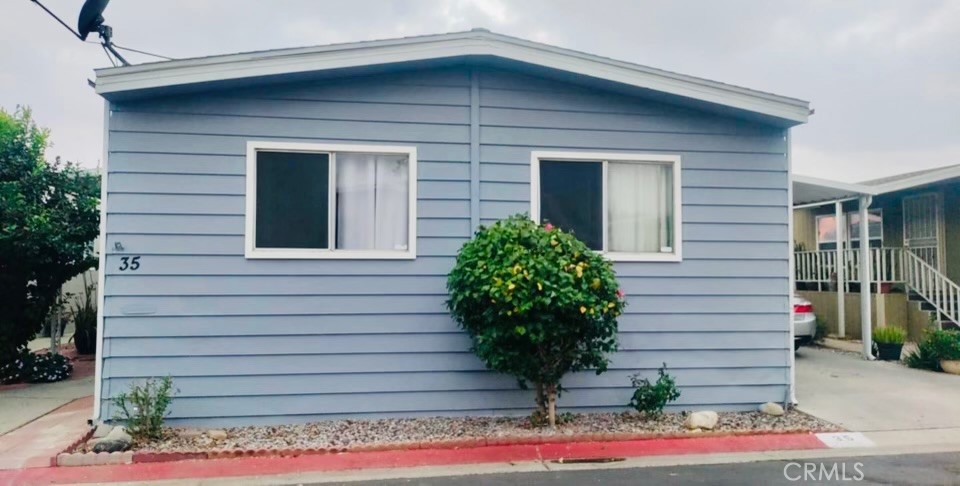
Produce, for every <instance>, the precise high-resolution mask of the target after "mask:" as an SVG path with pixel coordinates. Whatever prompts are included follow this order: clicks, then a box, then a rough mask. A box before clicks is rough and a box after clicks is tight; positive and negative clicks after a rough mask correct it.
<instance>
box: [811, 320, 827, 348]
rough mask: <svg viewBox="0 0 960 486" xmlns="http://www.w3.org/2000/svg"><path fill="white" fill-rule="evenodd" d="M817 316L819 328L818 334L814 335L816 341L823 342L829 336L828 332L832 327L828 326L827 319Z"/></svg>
mask: <svg viewBox="0 0 960 486" xmlns="http://www.w3.org/2000/svg"><path fill="white" fill-rule="evenodd" d="M816 318H817V329H816V334H814V335H813V340H814V342H818V343H822V342H823V340H824V339H826V337H827V333H828V332H830V328H829V327H828V326H827V321H826V320H824V319H823V318H822V317H820V316H816Z"/></svg>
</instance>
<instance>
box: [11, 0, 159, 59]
mask: <svg viewBox="0 0 960 486" xmlns="http://www.w3.org/2000/svg"><path fill="white" fill-rule="evenodd" d="M30 1H31V2H33V3H35V4H37V6H39V7H40V8H42V9H43V11H44V12H47V14H49V15H50V16H51V17H53V18H54V19H56V21H57V22H59V23H60V25H62V26H63V28H65V29H67V30H69V31H70V33H71V34H73V35H75V36H76V37H77V39H80V40H82V41H84V42H87V43H90V44H101V46H102V47H103V52H105V53H106V54H107V58H109V59H110V63H111V64H113V65H114V67H116V65H117V63H116V62H115V61H114V59H113V56H111V55H110V50H109V49H107V46H106V45H105V44H103V43H101V42H95V41H88V40H84V39H83V37H81V36H80V34H78V33H77V31H75V30H73V28H71V27H70V26H69V25H67V23H66V22H64V21H63V20H62V19H61V18H60V17H57V14H55V13H53V12H52V11H51V10H50V9H48V8H47V7H46V6H45V5H44V4H42V3H40V1H39V0H30ZM111 44H112V45H113V47H114V48H116V49H121V50H124V51H130V52H136V53H137V54H143V55H145V56H152V57H156V58H158V59H165V60H167V61H173V60H174V59H175V58H173V57H169V56H163V55H160V54H154V53H152V52H147V51H141V50H139V49H133V48H130V47H123V46H120V45H117V44H115V43H111ZM119 55H120V54H117V56H119Z"/></svg>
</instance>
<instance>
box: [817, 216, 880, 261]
mask: <svg viewBox="0 0 960 486" xmlns="http://www.w3.org/2000/svg"><path fill="white" fill-rule="evenodd" d="M869 211H870V213H871V214H878V215H879V216H880V235H879V236H871V237H870V239H869V241H873V240H879V241H880V245H881V246H883V208H873V209H870V210H869ZM853 215H859V211H846V212H844V213H843V234H844V235H845V236H847V241H849V242H851V243H853V242H854V241H860V233H859V232H856V234H854V233H853V232H852V231H851V229H850V226H851V224H850V216H853ZM834 217H836V215H835V214H834V213H829V214H818V215H817V216H816V217H814V220H813V225H814V233H816V240H817V241H816V243H817V250H818V251H833V250H820V245H821V244H830V243H833V244H834V245H836V244H837V240H836V238H834V239H832V240H821V239H820V220H821V219H823V218H834ZM868 231H869V229H868ZM833 234H837V233H836V230H834V233H833Z"/></svg>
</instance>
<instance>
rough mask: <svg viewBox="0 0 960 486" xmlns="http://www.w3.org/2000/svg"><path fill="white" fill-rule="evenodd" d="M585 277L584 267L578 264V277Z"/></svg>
mask: <svg viewBox="0 0 960 486" xmlns="http://www.w3.org/2000/svg"><path fill="white" fill-rule="evenodd" d="M580 277H583V267H581V266H579V265H578V266H577V278H580Z"/></svg>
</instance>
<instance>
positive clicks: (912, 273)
mask: <svg viewBox="0 0 960 486" xmlns="http://www.w3.org/2000/svg"><path fill="white" fill-rule="evenodd" d="M901 255H903V258H902V261H903V264H904V265H903V267H904V271H905V275H906V278H907V280H906V282H907V286H909V287H910V290H913V291H914V292H916V293H917V294H919V295H920V297H923V298H924V300H926V301H927V302H929V303H930V305H932V306H933V307H934V308H936V309H937V311H938V312H940V314H942V315H943V316H945V317H946V318H947V319H949V320H951V321H952V322H953V323H954V324H960V314H958V302H957V300H958V299H960V287H958V286H957V284H955V283H953V281H952V280H950V279H949V278H947V276H946V275H944V274H942V273H940V272H939V271H938V270H937V269H936V268H933V266H932V265H930V264H929V263H927V262H925V261H924V260H923V257H922V256H919V255H917V254H916V253H914V252H912V251H904V252H901Z"/></svg>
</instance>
